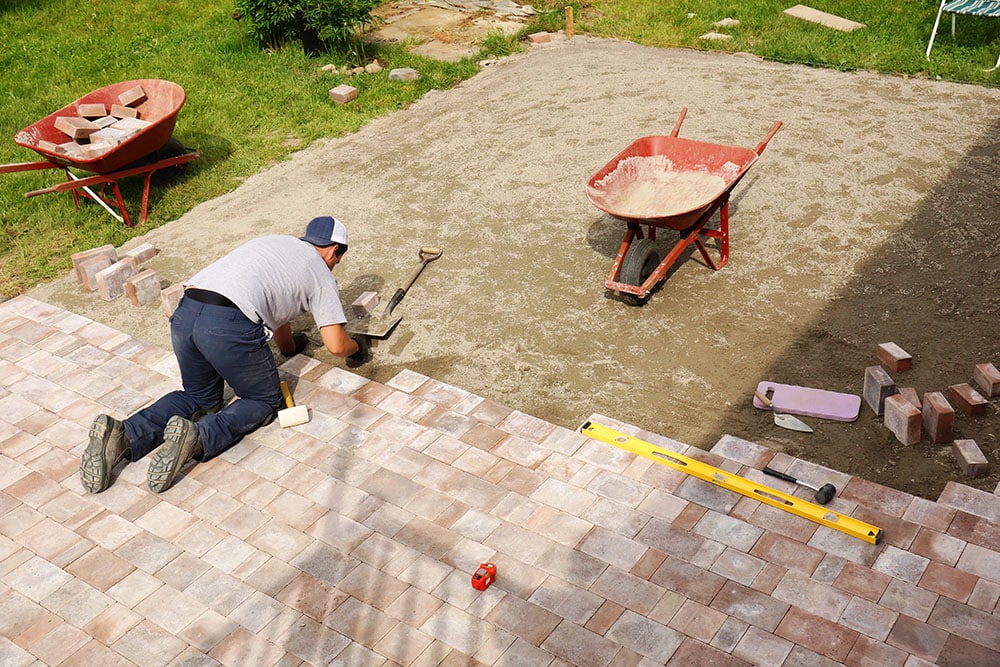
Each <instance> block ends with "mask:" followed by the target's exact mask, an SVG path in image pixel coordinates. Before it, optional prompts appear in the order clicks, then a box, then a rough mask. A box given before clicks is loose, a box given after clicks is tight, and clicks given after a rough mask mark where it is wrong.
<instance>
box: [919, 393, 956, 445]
mask: <svg viewBox="0 0 1000 667" xmlns="http://www.w3.org/2000/svg"><path fill="white" fill-rule="evenodd" d="M923 422H924V430H926V431H927V437H928V438H930V441H931V442H933V443H935V444H940V443H942V442H951V437H952V436H951V430H952V427H953V426H954V424H955V408H953V407H951V403H949V402H948V399H947V398H945V397H944V394H942V393H941V392H939V391H930V392H927V393H926V394H924V405H923Z"/></svg>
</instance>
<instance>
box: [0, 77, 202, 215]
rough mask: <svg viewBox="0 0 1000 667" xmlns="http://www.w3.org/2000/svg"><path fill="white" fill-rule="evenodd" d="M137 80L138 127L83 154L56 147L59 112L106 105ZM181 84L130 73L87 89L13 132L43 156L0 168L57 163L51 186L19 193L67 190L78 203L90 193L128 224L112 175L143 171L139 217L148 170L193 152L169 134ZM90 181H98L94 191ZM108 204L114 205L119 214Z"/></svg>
mask: <svg viewBox="0 0 1000 667" xmlns="http://www.w3.org/2000/svg"><path fill="white" fill-rule="evenodd" d="M138 86H141V87H142V90H143V92H145V94H146V100H145V101H144V102H142V103H141V104H138V105H136V106H135V107H134V109H135V111H136V113H137V115H138V118H139V119H141V120H142V121H143V127H142V128H141V129H139V130H137V131H136V132H135V133H134V134H131V135H130V136H128V137H127V138H125V139H124V140H122V141H121V142H120V143H118V144H115V145H112V146H109V147H108V148H107V149H106V150H103V151H100V150H91V151H89V152H88V153H87V154H85V155H84V154H80V155H74V154H69V153H67V152H65V151H64V150H62V149H60V148H59V147H60V145H63V144H65V143H66V141H67V139H68V137H67V135H66V134H65V133H64V132H63V131H62V130H60V129H58V128H57V127H56V120H57V119H58V118H60V117H67V116H69V117H78V116H79V113H78V112H79V108H80V105H81V104H103V105H104V106H105V107H106V108H108V109H110V108H111V106H112V105H113V104H118V103H119V96H120V95H121V94H123V93H126V92H127V91H131V90H132V89H133V88H136V87H138ZM185 99H186V95H185V93H184V89H183V88H181V87H180V86H179V85H177V84H176V83H173V82H171V81H163V80H161V79H136V80H133V81H122V82H119V83H114V84H111V85H109V86H105V87H104V88H100V89H98V90H95V91H93V92H91V93H88V94H86V95H84V96H83V97H81V98H80V99H78V100H76V101H74V102H72V103H70V104H67V105H66V106H64V107H63V108H62V109H59V110H58V111H56V112H53V113H51V114H49V115H48V116H46V117H45V118H42V119H41V120H39V121H36V122H34V123H32V124H31V125H29V126H28V127H26V128H24V129H23V130H21V131H20V132H18V133H17V134H16V135H14V143H16V144H17V145H19V146H23V147H25V148H30V149H31V150H33V151H35V152H36V153H38V154H39V155H41V156H42V157H44V158H45V159H44V160H41V161H37V162H20V163H16V164H5V165H0V174H2V173H12V172H17V171H34V170H38V169H62V170H63V171H64V172H65V173H66V182H65V183H59V184H57V185H53V186H52V187H48V188H44V189H42V190H35V191H33V192H27V193H25V195H24V196H25V197H35V196H37V195H43V194H48V193H50V192H71V193H72V194H73V201H74V203H75V204H76V205H77V207H79V205H80V196H85V197H88V198H90V199H93V200H94V201H96V202H97V203H98V204H100V205H101V206H103V207H104V208H105V209H106V210H107V211H108V212H109V213H111V215H113V216H114V217H115V218H117V219H118V221H119V222H123V223H125V224H126V225H128V226H129V227H131V226H132V222H131V220H130V219H129V216H128V212H127V211H126V210H125V202H124V201H123V200H122V194H121V190H120V189H119V187H118V180H120V179H122V178H127V177H129V176H136V175H139V174H142V175H144V176H145V182H144V184H143V192H142V215H141V218H140V220H139V222H140V223H142V222H145V221H146V214H147V211H148V208H149V186H150V180H151V178H152V176H153V173H154V172H156V171H158V170H160V169H165V168H168V167H177V168H180V167H181V166H182V165H184V164H185V163H187V162H190V161H191V160H193V159H195V158H196V157H198V152H197V151H194V150H191V149H189V148H185V147H184V146H183V145H182V144H180V142H178V141H176V140H174V139H171V135H172V134H173V131H174V125H175V124H176V122H177V114H178V112H179V111H180V109H181V107H182V106H184V102H185ZM71 167H73V168H77V169H81V170H83V171H87V172H90V173H91V174H93V175H91V176H83V177H80V176H77V175H76V174H74V173H73V172H72V171H70V168H71ZM108 185H110V186H111V188H112V190H113V191H114V197H115V198H114V200H111V199H109V198H107V197H105V196H104V190H105V188H106V186H108ZM91 186H99V190H98V191H97V192H95V191H94V190H93V189H92V188H91ZM111 206H117V208H118V211H119V212H120V215H119V214H118V213H116V212H115V211H114V210H113V209H112V208H111Z"/></svg>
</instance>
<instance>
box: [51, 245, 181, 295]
mask: <svg viewBox="0 0 1000 667" xmlns="http://www.w3.org/2000/svg"><path fill="white" fill-rule="evenodd" d="M155 256H156V248H154V247H153V245H152V244H151V243H143V244H142V245H139V246H136V247H135V248H133V249H132V250H129V251H127V252H125V253H123V254H122V256H121V257H119V256H118V251H117V250H116V249H115V247H114V246H113V245H110V244H109V245H104V246H100V247H98V248H91V249H90V250H84V251H82V252H78V253H76V254H74V255H72V256H71V259H72V260H73V275H74V277H75V278H76V281H77V282H78V283H80V284H81V285H83V286H84V287H85V288H86V289H88V290H90V291H92V292H97V293H98V294H99V295H100V296H101V298H102V299H104V300H105V301H112V300H114V299H117V298H118V297H120V296H122V295H124V294H127V295H128V297H129V299H130V300H131V301H132V303H133V304H134V305H136V306H143V305H145V304H147V303H149V302H150V301H154V300H155V299H158V298H160V293H161V291H162V290H161V288H160V278H159V276H158V275H157V274H156V271H153V270H152V269H145V270H141V269H140V266H141V265H142V264H143V263H145V262H147V261H149V260H150V259H152V258H153V257H155Z"/></svg>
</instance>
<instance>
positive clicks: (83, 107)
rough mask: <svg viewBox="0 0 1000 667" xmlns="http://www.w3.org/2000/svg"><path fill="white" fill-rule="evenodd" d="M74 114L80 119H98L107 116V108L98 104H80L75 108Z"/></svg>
mask: <svg viewBox="0 0 1000 667" xmlns="http://www.w3.org/2000/svg"><path fill="white" fill-rule="evenodd" d="M76 114H77V115H78V116H80V117H81V118H100V117H101V116H107V115H108V108H107V107H106V106H104V104H102V103H100V102H94V103H87V104H80V105H77V107H76Z"/></svg>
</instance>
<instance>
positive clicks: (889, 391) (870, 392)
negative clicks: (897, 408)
mask: <svg viewBox="0 0 1000 667" xmlns="http://www.w3.org/2000/svg"><path fill="white" fill-rule="evenodd" d="M895 393H896V383H895V382H893V380H892V378H891V377H890V376H889V374H888V373H886V372H885V369H884V368H882V367H881V366H869V367H868V368H866V369H865V384H864V397H865V402H866V403H868V406H869V407H871V409H872V410H873V411H874V412H875V414H877V415H881V414H882V413H883V412H884V410H885V407H884V406H885V399H886V398H888V397H889V396H892V395H893V394H895Z"/></svg>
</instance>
